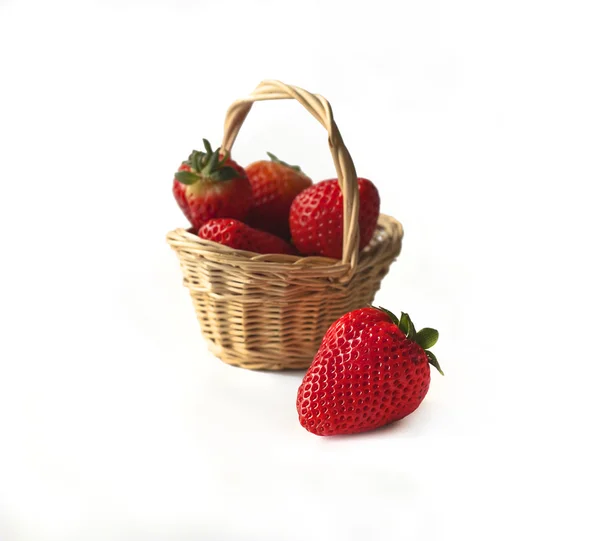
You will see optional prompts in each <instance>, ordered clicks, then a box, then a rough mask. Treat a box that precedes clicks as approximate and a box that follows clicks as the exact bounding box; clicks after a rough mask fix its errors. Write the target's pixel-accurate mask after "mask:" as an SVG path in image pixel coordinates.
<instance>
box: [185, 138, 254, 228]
mask: <svg viewBox="0 0 600 541" xmlns="http://www.w3.org/2000/svg"><path fill="white" fill-rule="evenodd" d="M204 147H205V150H206V152H199V151H198V150H194V151H192V153H191V154H190V156H189V158H188V159H187V161H185V162H183V163H182V164H181V166H180V167H179V170H178V172H177V173H175V179H174V180H173V195H174V196H175V199H176V200H177V203H178V204H179V206H180V207H181V210H182V211H183V213H184V214H185V216H186V218H187V219H188V220H189V221H190V223H191V224H192V225H193V226H194V229H198V228H199V227H200V226H201V225H202V224H203V223H205V222H206V221H207V220H210V219H211V218H236V219H239V220H243V219H244V218H245V217H246V214H247V213H248V209H249V208H250V205H251V203H252V189H251V187H250V183H249V182H248V178H247V176H246V173H245V171H244V169H243V168H242V167H240V166H239V165H238V164H237V163H236V162H234V161H233V160H232V159H231V158H230V157H229V153H225V155H224V156H223V155H222V154H221V152H220V148H218V149H217V150H215V151H213V150H212V148H211V146H210V143H209V142H208V141H207V140H206V139H204Z"/></svg>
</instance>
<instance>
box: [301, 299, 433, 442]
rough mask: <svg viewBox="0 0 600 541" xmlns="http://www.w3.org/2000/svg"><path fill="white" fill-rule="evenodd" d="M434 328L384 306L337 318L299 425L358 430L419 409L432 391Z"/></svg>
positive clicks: (321, 430) (307, 387) (309, 379)
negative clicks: (416, 324) (422, 326)
mask: <svg viewBox="0 0 600 541" xmlns="http://www.w3.org/2000/svg"><path fill="white" fill-rule="evenodd" d="M437 339H438V332H437V331H436V330H434V329H427V328H426V329H421V330H420V331H419V332H415V327H414V325H413V323H412V321H411V320H410V317H409V316H408V314H405V313H402V317H401V318H400V320H398V318H397V317H396V316H395V315H394V314H392V313H391V312H388V311H387V310H385V309H384V308H379V309H377V308H373V307H369V308H360V309H359V310H354V311H352V312H348V313H347V314H345V315H344V316H342V317H341V318H340V319H338V320H337V321H336V322H334V323H333V324H332V325H331V327H329V330H328V331H327V333H326V334H325V337H324V338H323V342H322V343H321V346H320V348H319V351H317V354H316V356H315V358H314V360H313V362H312V364H311V365H310V368H309V369H308V372H307V373H306V375H305V376H304V379H303V380H302V383H301V385H300V388H299V389H298V398H297V401H296V407H297V409H298V415H299V417H300V423H301V424H302V426H303V427H304V428H306V430H308V431H309V432H312V433H313V434H317V435H319V436H332V435H336V434H354V433H356V432H364V431H366V430H371V429H374V428H378V427H380V426H383V425H386V424H388V423H391V422H393V421H397V420H398V419H402V418H403V417H406V416H407V415H408V414H409V413H412V412H413V411H415V410H416V409H417V407H418V406H419V404H420V403H421V401H422V400H423V398H425V395H426V394H427V390H428V389H429V381H430V373H429V364H432V365H433V366H435V367H436V368H437V369H438V370H439V372H440V373H441V374H443V372H442V370H441V368H440V365H439V364H438V362H437V359H436V358H435V355H434V354H433V353H431V352H430V351H427V349H428V348H430V347H431V346H433V345H434V344H435V343H436V341H437Z"/></svg>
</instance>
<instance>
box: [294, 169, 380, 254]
mask: <svg viewBox="0 0 600 541" xmlns="http://www.w3.org/2000/svg"><path fill="white" fill-rule="evenodd" d="M358 194H359V203H360V208H359V212H358V226H359V233H360V242H359V249H360V250H362V249H363V248H364V247H365V246H366V245H367V244H369V242H370V241H371V238H372V237H373V233H375V228H376V227H377V218H378V217H379V192H378V191H377V188H376V187H375V185H374V184H373V183H372V182H371V181H370V180H367V179H366V178H359V179H358ZM343 208H344V207H343V199H342V190H341V189H340V187H339V184H338V181H337V179H332V180H324V181H322V182H318V183H317V184H315V185H314V186H311V187H310V188H307V189H306V190H304V191H303V192H301V193H300V194H299V195H298V196H297V197H296V199H294V202H293V203H292V207H291V209H290V229H291V232H292V241H293V243H294V245H295V246H296V248H298V251H299V252H300V253H301V254H303V255H322V256H325V257H333V258H335V259H341V257H342V244H343V238H344V234H343V231H344V210H343Z"/></svg>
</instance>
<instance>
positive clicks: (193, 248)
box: [167, 215, 403, 370]
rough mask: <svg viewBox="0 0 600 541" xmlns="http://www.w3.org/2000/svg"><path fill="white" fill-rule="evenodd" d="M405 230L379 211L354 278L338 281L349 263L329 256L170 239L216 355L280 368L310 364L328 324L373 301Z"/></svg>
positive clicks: (185, 235) (174, 235)
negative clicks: (272, 252)
mask: <svg viewBox="0 0 600 541" xmlns="http://www.w3.org/2000/svg"><path fill="white" fill-rule="evenodd" d="M402 235H403V231H402V226H401V225H400V223H399V222H397V221H396V220H394V219H393V218H391V217H389V216H385V215H381V216H380V217H379V224H378V228H377V231H376V232H375V235H374V236H373V239H372V241H371V243H370V244H369V246H367V247H366V248H365V249H364V250H363V251H362V252H361V253H360V255H359V259H358V264H357V266H356V269H355V272H354V273H353V275H352V277H351V278H350V279H349V280H348V281H344V280H343V279H342V280H340V278H342V277H343V276H345V275H347V273H348V265H347V264H346V265H344V264H342V263H340V262H338V261H334V260H331V259H328V258H319V257H304V258H302V257H296V256H286V255H256V254H254V253H251V252H244V251H240V250H233V249H231V248H228V247H226V246H222V245H220V244H216V243H214V242H211V241H207V240H203V239H200V238H199V237H198V236H196V235H194V234H193V233H189V232H188V231H187V230H185V229H176V230H175V231H172V232H171V233H169V235H168V237H167V238H168V241H169V244H170V245H171V247H172V248H173V249H174V250H175V251H176V252H177V255H178V257H179V261H180V263H181V268H182V270H183V276H184V285H185V286H186V287H187V288H188V289H189V292H190V295H191V297H192V301H193V303H194V308H195V310H196V316H197V318H198V321H199V322H200V327H201V330H202V334H203V335H204V337H205V338H206V340H207V341H208V344H209V348H210V350H211V352H212V353H214V354H215V355H216V356H217V357H219V358H220V359H221V360H222V361H224V362H226V363H228V364H232V365H236V366H241V367H243V368H250V369H266V370H282V369H294V368H296V369H299V368H306V367H308V366H309V365H310V363H311V362H312V360H313V358H314V355H315V353H316V352H317V349H319V346H320V345H321V340H322V339H323V336H324V335H325V332H326V331H327V329H328V328H329V326H330V325H331V324H332V323H333V322H334V321H335V320H336V319H338V318H339V317H341V316H342V315H344V314H345V313H346V312H349V311H350V310H355V309H356V308H361V307H363V306H365V305H367V304H370V303H371V302H372V301H373V298H374V297H375V293H376V292H377V290H378V289H379V287H380V285H381V280H382V279H383V277H384V276H385V275H386V274H387V273H388V270H389V268H390V264H391V263H392V262H393V261H394V259H395V258H396V257H397V256H398V254H399V253H400V249H401V244H402Z"/></svg>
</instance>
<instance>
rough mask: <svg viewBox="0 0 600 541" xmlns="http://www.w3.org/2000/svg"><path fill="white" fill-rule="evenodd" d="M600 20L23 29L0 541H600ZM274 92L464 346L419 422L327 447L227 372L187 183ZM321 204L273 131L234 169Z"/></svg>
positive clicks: (2, 121)
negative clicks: (391, 223) (185, 243)
mask: <svg viewBox="0 0 600 541" xmlns="http://www.w3.org/2000/svg"><path fill="white" fill-rule="evenodd" d="M599 25H600V17H599V11H598V5H597V2H595V1H593V0H590V1H588V2H585V1H562V2H559V1H552V0H545V1H542V0H540V1H535V0H505V1H502V2H500V1H498V2H489V1H488V2H481V1H478V0H471V1H469V0H457V1H453V2H442V1H441V0H438V1H435V0H423V1H420V2H408V1H405V0H401V1H394V2H391V1H390V2H383V1H375V0H370V1H369V2H351V1H349V0H348V1H345V2H325V1H323V0H322V1H319V2H312V1H308V0H307V1H296V2H283V1H280V2H275V1H271V2H268V1H256V0H253V1H251V0H247V1H241V0H240V1H237V2H236V1H225V0H223V1H218V0H212V1H211V2H208V1H196V2H192V1H183V0H179V1H172V2H167V1H166V0H164V1H153V2H142V1H141V0H140V1H138V2H135V1H127V0H121V1H117V0H114V1H105V2H100V1H97V2H88V1H80V2H72V3H66V2H62V1H53V2H38V3H36V2H28V1H17V0H13V1H10V0H9V1H6V0H3V1H0V70H1V71H0V242H1V247H2V258H1V259H2V263H1V266H0V273H1V280H0V329H1V331H0V332H1V341H0V540H2V541H25V540H26V541H29V540H32V541H81V540H85V541H96V540H103V541H112V540H119V541H138V540H139V541H163V540H164V541H167V540H168V541H188V540H198V539H207V540H216V541H220V540H240V541H242V540H244V541H245V540H260V541H269V540H273V541H280V540H302V541H305V540H307V539H310V540H359V539H360V540H363V539H369V540H371V539H376V540H379V539H385V540H388V539H404V540H450V539H452V540H454V539H460V540H465V541H466V540H480V539H486V540H496V539H526V540H530V539H547V538H557V539H578V540H587V539H598V536H600V531H599V528H598V525H597V520H596V519H595V518H594V517H595V516H596V514H597V502H598V482H599V480H600V479H599V475H598V473H599V472H598V452H599V449H598V444H597V441H596V439H597V436H598V424H599V423H598V413H599V411H600V408H599V407H598V406H599V404H598V397H597V393H598V391H597V389H598V377H599V376H600V371H599V368H598V367H599V360H600V359H599V355H598V349H597V345H596V344H595V343H594V340H595V338H596V337H597V334H598V319H599V318H598V315H597V314H598V308H597V307H598V300H599V299H598V286H597V277H598V271H599V269H598V265H597V262H596V259H597V255H598V239H597V237H598V233H599V229H600V228H599V227H598V226H599V223H598V217H597V206H598V190H597V188H598V184H599V183H600V160H599V154H598V152H599V149H600V74H599V71H600V68H599V66H600V63H599V51H600V34H599V33H598V28H599ZM263 78H279V79H281V80H283V81H285V82H289V83H292V84H298V85H300V86H303V87H305V88H307V89H309V90H312V91H316V92H320V93H321V94H323V95H325V96H326V97H327V98H328V99H329V100H330V101H331V102H332V105H333V109H334V113H335V115H336V118H337V120H338V125H339V127H340V130H341V132H342V134H343V136H344V139H345V141H346V143H347V145H348V148H349V149H350V151H351V153H352V155H353V157H354V159H355V162H356V166H357V169H358V171H359V174H361V175H362V176H367V177H369V178H371V179H372V180H373V181H374V182H375V183H376V184H377V186H378V187H379V190H380V193H381V196H382V211H384V212H386V213H388V214H392V215H394V216H395V217H397V218H398V219H399V220H400V221H401V222H402V223H403V224H404V227H405V230H406V236H405V244H404V248H403V252H402V254H401V256H400V258H399V260H398V261H397V263H396V264H395V265H394V266H393V267H392V270H391V272H390V274H389V275H388V276H387V278H386V280H385V281H384V284H383V287H382V289H381V291H380V292H379V294H378V296H377V299H376V301H377V302H378V303H379V304H381V305H383V306H386V307H388V308H390V309H392V310H394V311H401V310H402V311H408V312H409V313H410V314H411V315H412V317H413V319H414V320H415V321H416V323H417V325H418V326H433V327H436V328H438V329H439V330H440V341H439V343H438V345H436V347H435V350H434V351H436V353H437V356H438V358H439V359H440V362H441V364H442V366H443V368H444V369H445V371H446V377H444V378H442V377H441V376H438V375H437V374H435V373H434V374H433V375H432V384H431V390H430V392H429V394H428V396H427V398H426V400H425V402H424V403H423V404H422V406H421V408H420V409H419V410H418V411H417V412H415V413H414V414H413V415H412V416H410V417H409V418H407V419H406V420H405V421H403V422H400V423H397V424H395V425H392V426H390V427H389V428H386V429H383V430H380V431H377V432H374V433H370V434H364V435H359V436H356V437H345V438H329V439H326V438H318V437H316V436H313V435H311V434H309V433H308V432H306V431H304V429H302V428H301V426H300V425H299V423H298V422H297V414H296V410H295V396H296V389H297V387H298V384H299V382H300V379H301V374H295V373H292V374H290V373H287V374H278V373H275V374H271V373H253V372H249V371H244V370H240V369H236V368H232V367H229V366H226V365H225V364H223V363H221V362H220V361H218V360H217V359H215V358H214V357H212V356H211V355H210V354H209V353H208V351H207V348H206V345H205V343H204V341H203V340H202V338H201V336H200V333H199V329H198V326H197V323H196V320H195V317H194V313H193V310H192V306H191V302H190V300H189V297H188V294H187V291H186V290H185V289H184V288H183V287H182V284H181V273H180V270H179V267H178V262H177V259H176V256H175V254H174V253H173V252H172V251H171V250H170V249H169V247H168V245H167V244H166V242H165V235H166V233H167V232H168V231H169V230H170V229H173V228H175V227H177V226H181V225H184V224H185V220H184V219H183V217H182V215H181V214H180V212H179V209H178V208H177V206H176V205H175V203H174V201H173V199H172V196H171V193H170V188H171V180H172V173H173V171H174V170H175V168H176V167H177V166H178V164H179V163H180V162H181V160H182V159H184V158H185V157H187V155H188V154H189V152H190V150H191V149H192V148H197V147H198V146H199V145H200V144H201V140H202V138H203V137H208V138H209V139H211V140H212V141H213V142H214V143H216V144H218V142H219V138H220V136H221V134H222V131H221V130H222V121H223V116H224V112H225V110H226V108H227V106H228V105H229V104H230V102H232V101H233V100H234V99H236V98H238V97H241V96H243V95H244V94H246V93H247V92H249V91H250V90H251V89H252V88H254V86H255V85H256V84H257V83H258V82H259V81H260V80H261V79H263ZM266 150H270V151H272V152H274V153H275V154H277V155H279V156H281V157H282V158H283V159H285V160H287V161H290V162H292V163H299V164H301V165H302V167H303V169H304V170H305V171H307V172H308V173H310V174H311V175H312V176H313V178H314V179H315V180H320V179H323V178H327V177H331V176H332V175H333V173H334V169H333V166H332V163H331V160H330V156H329V155H328V151H327V144H326V137H325V133H324V132H323V130H322V128H321V127H320V126H319V125H318V124H317V123H316V122H315V121H314V120H313V119H312V118H311V117H310V116H309V115H308V114H307V113H306V112H305V111H304V110H303V109H302V108H301V107H300V106H299V105H298V104H295V103H292V102H278V103H263V104H259V105H257V106H256V107H255V108H254V110H253V111H252V113H251V115H250V116H249V117H248V120H247V122H246V124H245V126H244V128H243V130H242V132H241V134H240V137H239V139H238V142H237V145H236V147H235V149H234V157H235V158H236V159H238V160H239V161H240V162H241V163H242V164H247V163H249V162H251V161H253V160H256V159H260V158H262V157H264V156H265V154H264V152H265V151H266Z"/></svg>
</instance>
